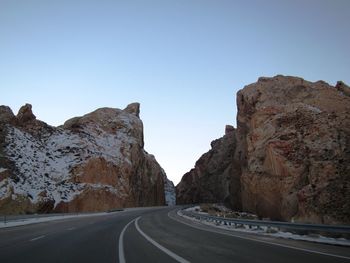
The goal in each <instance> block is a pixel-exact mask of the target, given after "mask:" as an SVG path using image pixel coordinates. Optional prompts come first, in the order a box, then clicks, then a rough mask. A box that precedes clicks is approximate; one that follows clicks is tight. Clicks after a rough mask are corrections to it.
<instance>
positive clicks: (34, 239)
mask: <svg viewBox="0 0 350 263" xmlns="http://www.w3.org/2000/svg"><path fill="white" fill-rule="evenodd" d="M44 237H46V236H45V235H42V236H38V237H35V238H32V239H31V240H29V241H30V242H33V241H36V240H38V239H41V238H44Z"/></svg>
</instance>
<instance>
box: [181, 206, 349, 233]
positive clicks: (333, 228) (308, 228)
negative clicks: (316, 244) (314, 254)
mask: <svg viewBox="0 0 350 263" xmlns="http://www.w3.org/2000/svg"><path fill="white" fill-rule="evenodd" d="M181 212H182V214H184V215H186V216H189V217H192V218H196V219H197V220H206V221H209V222H215V223H217V224H224V225H229V226H234V227H242V226H243V225H247V226H248V227H249V228H253V227H256V228H261V227H262V226H265V227H267V228H270V229H271V228H276V229H278V230H280V231H294V232H307V233H330V234H341V236H344V237H346V238H350V226H345V225H321V224H301V223H289V222H280V221H263V220H248V219H236V218H224V217H218V216H210V215H203V214H199V213H195V212H191V211H186V210H181Z"/></svg>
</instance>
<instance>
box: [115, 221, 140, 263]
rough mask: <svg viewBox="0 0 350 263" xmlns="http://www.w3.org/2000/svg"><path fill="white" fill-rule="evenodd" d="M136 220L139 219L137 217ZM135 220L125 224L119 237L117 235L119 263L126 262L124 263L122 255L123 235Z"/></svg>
mask: <svg viewBox="0 0 350 263" xmlns="http://www.w3.org/2000/svg"><path fill="white" fill-rule="evenodd" d="M137 219H139V217H138V218H137ZM135 220H136V219H133V220H131V221H130V222H129V223H127V224H126V225H125V226H124V228H123V230H122V232H120V235H119V242H118V243H119V250H118V251H119V263H125V262H126V261H125V255H124V243H123V242H124V240H123V239H124V233H125V231H126V229H127V228H128V226H129V225H130V224H131V223H132V222H134V221H135Z"/></svg>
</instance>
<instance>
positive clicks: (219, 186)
mask: <svg viewBox="0 0 350 263" xmlns="http://www.w3.org/2000/svg"><path fill="white" fill-rule="evenodd" d="M235 148H236V137H235V129H234V128H233V127H232V126H229V125H228V126H226V129H225V135H224V136H223V137H222V138H220V139H217V140H215V141H212V142H211V150H209V151H208V152H207V153H205V154H203V155H202V156H201V157H200V158H199V160H198V161H197V162H196V164H195V167H194V168H193V169H192V170H191V171H189V172H188V173H186V174H185V175H184V176H183V177H182V180H181V182H180V183H179V184H178V185H177V187H176V196H177V204H187V203H203V202H209V203H211V202H220V203H224V202H225V203H230V200H231V196H230V192H233V191H234V190H233V189H230V186H231V181H232V180H233V178H232V174H233V173H234V169H235V168H236V165H234V163H233V161H232V160H233V156H234V152H235Z"/></svg>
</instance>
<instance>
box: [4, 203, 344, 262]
mask: <svg viewBox="0 0 350 263" xmlns="http://www.w3.org/2000/svg"><path fill="white" fill-rule="evenodd" d="M0 261H1V262H3V263H10V262H16V263H17V262H26V263H27V262H45V263H49V262H84V263H85V262H104V263H112V262H113V263H116V262H121V263H124V262H127V263H132V262H152V263H153V262H182V263H185V262H238V263H240V262H249V263H254V262H264V263H265V262H272V263H274V262H276V263H277V262H283V263H288V262H298V263H299V262H300V263H301V262H307V263H312V262H317V263H322V262H325V263H336V262H339V263H340V262H342V263H344V262H350V249H349V248H346V247H340V246H330V245H320V244H313V243H307V242H300V241H299V242H297V241H289V240H282V239H276V238H272V237H263V236H256V235H253V234H246V233H236V232H235V233H232V232H229V231H225V230H218V229H216V228H213V227H209V226H203V225H199V224H197V223H193V222H192V221H189V220H186V219H184V218H182V217H179V216H177V214H176V209H175V208H174V207H173V208H164V207H158V208H157V207H155V208H135V209H127V210H125V211H122V212H115V213H110V214H106V215H102V216H91V217H83V218H71V219H64V220H58V221H51V222H46V223H40V224H33V225H27V226H21V227H13V228H4V229H0Z"/></svg>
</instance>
